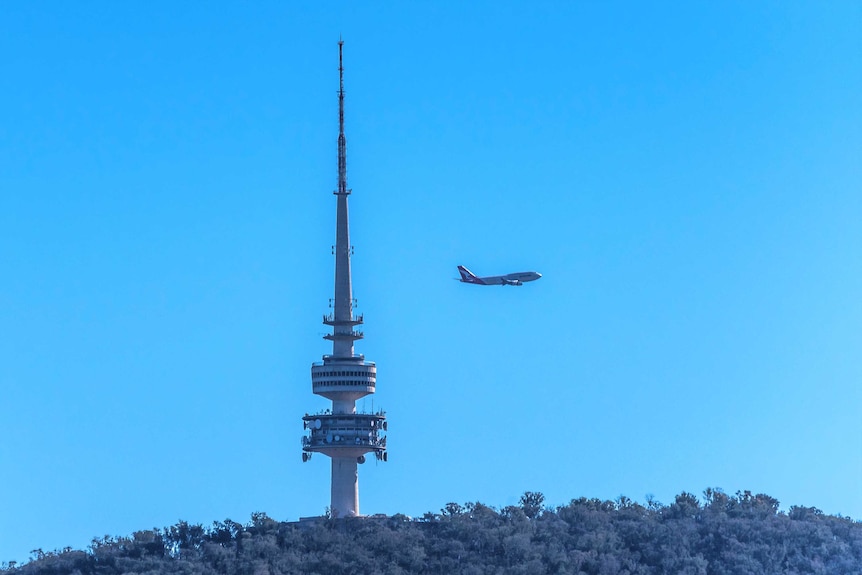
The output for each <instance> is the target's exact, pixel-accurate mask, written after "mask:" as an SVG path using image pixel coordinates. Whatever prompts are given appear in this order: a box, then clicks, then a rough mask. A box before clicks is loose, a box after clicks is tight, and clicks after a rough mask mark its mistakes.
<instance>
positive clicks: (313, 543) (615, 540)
mask: <svg viewBox="0 0 862 575" xmlns="http://www.w3.org/2000/svg"><path fill="white" fill-rule="evenodd" d="M860 572H862V523H860V522H857V521H853V520H851V519H850V518H847V517H840V516H830V515H825V514H823V513H822V512H820V511H819V510H818V509H816V508H813V507H802V506H793V507H790V509H789V510H787V511H786V512H784V511H780V510H779V502H778V501H777V500H776V499H775V498H773V497H770V496H768V495H764V494H756V495H753V494H752V493H751V492H748V491H744V492H737V493H736V494H735V495H733V496H731V495H727V494H725V493H723V492H722V491H720V490H716V489H707V490H706V491H705V492H704V494H703V499H702V500H700V499H698V498H697V497H695V496H694V495H692V494H690V493H681V494H679V495H678V496H676V498H675V500H674V502H673V503H671V504H669V505H663V504H661V503H658V502H656V501H649V502H647V504H646V505H642V504H639V503H636V502H634V501H632V500H630V499H628V498H626V497H624V496H621V497H619V498H617V499H616V500H615V501H602V500H599V499H587V498H583V497H582V498H579V499H574V500H572V501H571V502H570V503H568V504H567V505H562V506H559V507H555V508H550V507H546V506H544V497H543V496H542V494H540V493H532V492H527V493H525V494H524V495H523V496H522V497H521V499H520V504H519V505H517V506H508V507H503V508H501V509H495V508H493V507H489V506H486V505H484V504H482V503H478V502H477V503H467V504H464V505H461V504H457V503H448V504H447V505H446V506H444V507H443V509H441V510H440V512H439V513H431V512H429V513H426V514H425V515H424V516H423V517H421V518H415V519H414V518H410V517H407V516H405V515H394V516H391V517H386V516H373V517H363V518H349V519H336V518H332V517H324V518H320V519H318V520H314V521H302V522H293V523H287V522H278V521H276V520H274V519H272V518H270V517H268V516H267V515H266V514H265V513H254V514H252V517H251V520H250V521H249V522H248V523H247V524H244V525H243V524H240V523H237V522H234V521H231V520H229V519H228V520H225V521H216V522H214V523H213V524H212V526H210V527H204V526H202V525H191V524H189V523H187V522H184V521H180V522H179V523H177V524H176V525H173V526H171V527H166V528H164V529H150V530H144V531H138V532H135V533H133V534H132V535H131V536H129V537H103V538H97V539H94V540H93V542H92V544H91V545H90V547H89V548H88V549H87V550H73V549H68V548H67V549H64V550H61V551H54V552H48V553H46V552H43V551H42V550H36V551H34V552H33V558H32V559H31V561H29V562H28V563H26V564H25V565H22V566H17V565H14V564H12V565H8V564H7V565H3V567H2V568H0V573H2V574H3V575H12V574H15V575H31V574H32V575H36V574H40V575H42V574H50V575H66V574H68V575H89V574H93V575H96V574H98V575H103V574H104V575H113V574H120V573H139V574H144V573H150V574H154V573H195V574H229V575H233V574H242V575H246V574H249V575H251V574H273V575H274V574H293V573H297V574H298V573H303V574H315V573H319V574H335V575H337V574H348V573H387V574H396V573H451V574H456V573H464V574H481V573H507V574H508V573H512V574H515V573H528V574H532V573H535V574H539V573H560V574H573V575H575V574H589V575H606V574H607V575H610V574H631V575H635V574H637V575H658V574H688V575H731V574H746V575H753V574H774V573H793V574H802V573H828V574H830V575H832V574H841V573H847V574H858V573H860Z"/></svg>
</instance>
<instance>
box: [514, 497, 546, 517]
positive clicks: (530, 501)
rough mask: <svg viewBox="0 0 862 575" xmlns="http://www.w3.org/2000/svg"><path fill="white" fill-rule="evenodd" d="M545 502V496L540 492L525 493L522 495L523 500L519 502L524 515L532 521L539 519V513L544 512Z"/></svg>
mask: <svg viewBox="0 0 862 575" xmlns="http://www.w3.org/2000/svg"><path fill="white" fill-rule="evenodd" d="M544 502H545V496H544V495H542V494H541V493H539V492H538V491H536V492H533V491H525V492H524V494H523V495H521V499H520V500H519V501H518V503H519V504H520V505H521V509H522V510H523V511H524V515H526V516H527V517H529V518H530V519H535V518H536V517H538V515H539V513H541V512H542V504H543V503H544Z"/></svg>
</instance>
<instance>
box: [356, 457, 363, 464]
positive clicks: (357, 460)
mask: <svg viewBox="0 0 862 575" xmlns="http://www.w3.org/2000/svg"><path fill="white" fill-rule="evenodd" d="M356 463H365V456H364V455H360V456H359V457H357V458H356Z"/></svg>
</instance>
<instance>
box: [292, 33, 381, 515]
mask: <svg viewBox="0 0 862 575" xmlns="http://www.w3.org/2000/svg"><path fill="white" fill-rule="evenodd" d="M343 46H344V42H342V41H339V42H338V76H339V89H338V189H337V190H336V191H334V192H333V193H334V194H335V196H336V201H337V208H336V209H337V212H336V225H335V246H334V248H333V252H334V254H335V298H334V299H333V300H331V301H332V304H331V307H333V308H334V309H333V312H332V313H330V314H329V315H324V316H323V323H324V324H325V325H328V326H332V333H331V334H327V335H325V336H324V339H328V340H331V341H332V355H324V356H323V361H322V362H316V363H313V364H312V366H311V389H312V391H313V392H314V393H315V394H317V395H321V396H323V397H325V398H327V399H330V400H332V408H331V409H327V410H324V411H323V412H322V413H318V414H315V415H308V414H306V415H305V417H303V418H302V423H303V427H304V428H305V429H306V430H307V435H305V436H304V437H303V438H302V451H303V453H302V460H303V461H308V460H309V459H311V456H312V454H314V453H323V454H324V455H326V456H328V457H330V458H331V459H332V498H331V503H330V512H331V513H332V515H333V516H334V517H352V516H357V515H359V472H358V464H360V463H365V454H366V453H369V452H374V455H375V457H376V458H377V459H379V460H382V461H386V460H387V454H386V437H385V436H384V431H385V430H386V415H385V413H384V412H383V411H379V412H377V413H358V412H357V411H356V400H357V399H360V398H362V397H365V396H366V395H369V394H372V393H374V390H375V385H376V382H377V366H376V365H375V364H374V362H370V361H365V356H363V355H360V354H356V353H354V351H353V342H355V341H356V340H358V339H362V337H363V335H362V332H361V331H360V330H358V329H357V326H359V325H361V324H362V323H363V317H362V315H354V313H353V308H354V304H355V300H354V299H353V287H352V284H351V279H350V257H351V255H352V254H353V246H351V245H350V228H349V225H348V218H347V196H349V195H350V192H351V190H349V189H348V188H347V140H346V139H345V137H344V66H343V64H342V49H343Z"/></svg>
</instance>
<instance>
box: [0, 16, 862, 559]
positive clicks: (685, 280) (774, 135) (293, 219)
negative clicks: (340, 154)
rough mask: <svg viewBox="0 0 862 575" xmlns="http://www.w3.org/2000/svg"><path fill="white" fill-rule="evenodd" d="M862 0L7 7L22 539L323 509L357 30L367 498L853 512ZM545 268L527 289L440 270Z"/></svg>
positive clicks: (6, 278)
mask: <svg viewBox="0 0 862 575" xmlns="http://www.w3.org/2000/svg"><path fill="white" fill-rule="evenodd" d="M860 24H862V6H860V4H859V3H858V2H852V1H848V2H841V1H835V2H829V3H820V2H794V1H781V2H778V1H774V2H770V1H764V2H756V3H752V2H744V1H739V2H721V3H717V2H700V1H693V2H686V3H679V2H655V3H648V4H644V3H637V2H601V3H599V2H575V1H573V2H541V1H540V2H509V1H501V0H496V1H493V2H490V1H488V2H483V1H476V2H469V3H464V2H428V1H419V2H410V3H406V2H405V3H394V2H388V3H387V2H373V3H371V2H369V3H358V2H332V1H330V2H314V3H312V2H304V3H288V2H275V1H273V2H263V1H262V2H256V3H253V4H249V3H240V2H219V3H204V2H191V3H184V4H183V5H178V4H177V3H175V2H164V1H148V2H142V1H129V2H120V3H118V2H100V1H85V2H80V3H68V2H52V1H45V2H23V1H15V0H13V1H8V2H3V3H2V7H0V53H2V54H3V57H2V59H0V280H2V281H0V392H2V396H0V397H2V403H0V405H2V417H0V437H2V440H0V487H2V489H0V561H10V560H16V561H23V560H26V559H27V558H28V557H29V556H30V551H31V550H33V549H37V548H41V549H44V550H46V551H47V550H51V549H58V548H62V547H65V546H71V547H75V548H86V546H87V545H89V543H90V541H91V539H92V538H93V537H101V536H103V535H106V534H108V535H130V534H131V533H133V532H134V531H138V530H143V529H150V528H153V527H164V526H168V525H172V524H175V523H176V522H177V521H179V520H185V521H189V522H192V523H202V524H204V525H211V524H212V522H213V521H216V520H223V519H225V518H231V519H233V520H235V521H240V522H246V521H248V519H249V516H250V514H251V513H252V512H256V511H263V512H265V513H267V514H269V515H270V516H271V517H273V518H275V519H278V520H290V521H295V520H297V519H298V518H299V517H304V516H313V515H320V514H322V513H323V512H324V510H325V508H326V506H327V505H328V504H329V473H330V471H329V461H328V459H327V458H326V457H324V456H322V455H317V456H315V457H314V458H313V459H312V460H311V461H310V462H308V463H303V462H302V461H301V445H300V438H301V436H302V435H303V429H302V420H301V417H302V416H303V415H304V414H305V413H306V412H315V411H318V410H321V409H323V408H325V407H327V406H328V402H327V401H326V400H325V399H323V398H320V397H317V396H314V395H313V394H312V393H311V378H310V366H311V363H312V362H314V361H320V358H321V356H322V355H323V354H326V353H328V352H329V350H330V349H331V347H330V346H331V344H329V342H327V341H325V340H323V339H322V336H323V335H324V334H325V333H327V328H326V326H324V325H323V324H322V323H321V318H322V315H323V314H324V313H327V312H328V311H329V310H328V300H329V298H331V297H332V295H333V272H334V258H333V257H332V255H331V253H330V250H331V245H332V244H334V243H335V197H334V196H333V195H332V194H331V192H332V190H334V189H335V185H336V175H337V173H336V137H337V131H338V115H337V94H336V92H337V88H338V71H337V67H338V64H337V62H338V46H337V42H338V39H339V37H341V38H343V39H344V41H345V45H344V67H345V89H346V105H345V107H346V131H347V142H348V182H349V186H350V187H351V188H352V189H353V195H351V196H350V218H351V240H352V243H353V244H354V245H355V256H354V257H353V260H352V266H353V286H354V296H355V297H356V298H357V299H358V304H359V308H358V311H359V312H360V313H363V314H364V317H365V325H364V331H365V339H364V340H362V341H360V342H357V346H356V349H357V352H359V353H362V354H365V356H366V358H367V359H368V360H371V361H375V362H376V363H377V367H378V381H377V393H376V394H375V395H374V396H370V397H368V398H366V399H365V400H361V401H360V402H359V404H360V405H359V407H360V408H364V409H366V410H370V409H372V408H373V409H375V410H376V409H380V408H382V409H385V410H386V412H387V415H388V420H389V433H388V448H389V461H388V462H387V463H376V462H375V461H374V460H373V459H372V460H370V461H369V462H368V463H366V464H365V465H363V466H361V467H360V506H361V512H363V513H367V514H371V513H386V514H394V513H404V514H407V515H411V516H421V515H422V514H424V513H425V512H428V511H432V512H438V511H439V510H440V508H441V507H443V506H444V505H445V504H446V503H447V502H450V501H453V502H459V503H464V502H473V501H480V502H482V503H485V504H487V505H492V506H495V507H503V506H506V505H512V504H516V503H517V501H518V498H519V497H520V495H521V494H522V493H524V492H525V491H539V492H542V493H543V494H544V495H545V497H546V503H547V504H549V505H552V506H554V505H564V504H566V503H568V502H569V501H570V500H571V499H573V498H578V497H582V496H583V497H597V498H601V499H614V498H616V497H618V496H620V495H626V496H628V497H630V498H632V499H634V500H636V501H641V502H643V501H645V500H646V498H647V497H651V498H655V499H657V500H658V501H660V502H663V503H669V502H672V501H673V498H674V496H675V495H676V494H679V493H681V492H683V491H687V492H691V493H694V494H696V495H700V494H702V492H703V490H704V489H706V488H707V487H713V488H715V487H717V488H721V489H723V490H724V491H726V492H728V493H731V494H732V493H735V492H736V491H737V490H750V491H752V492H754V493H767V494H769V495H771V496H773V497H775V498H777V499H778V500H779V501H780V502H781V507H782V509H785V510H786V509H788V508H789V507H790V506H792V505H805V506H815V507H818V508H820V509H822V510H823V511H824V512H826V513H830V514H841V515H844V516H849V517H852V518H854V519H857V520H860V519H862V415H860V413H862V366H860V365H862V364H860V356H862V329H860V328H862V297H860V293H862V225H860V222H862V162H860V161H859V160H860V157H862V104H860V100H859V94H860V93H862V35H860V34H859V33H858V32H859V28H860ZM458 264H463V265H466V266H467V267H469V268H470V269H472V270H473V271H474V272H476V273H477V274H479V275H493V274H500V273H508V272H513V271H524V270H536V271H539V272H541V273H542V274H543V277H542V279H541V280H539V281H536V282H533V283H530V284H526V285H524V286H522V287H497V286H489V287H481V286H473V285H466V284H461V283H459V282H455V281H452V280H453V278H456V277H457V271H456V265H458Z"/></svg>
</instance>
